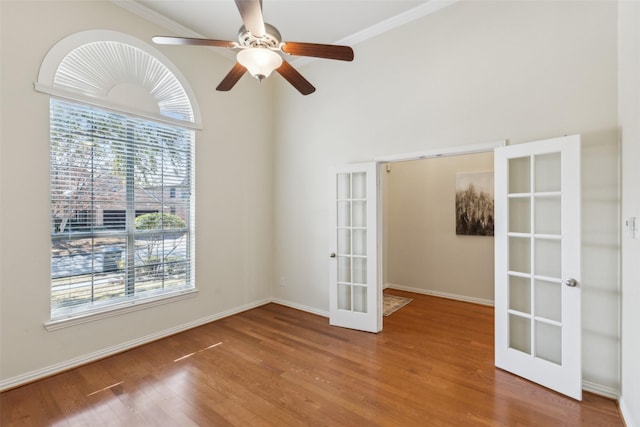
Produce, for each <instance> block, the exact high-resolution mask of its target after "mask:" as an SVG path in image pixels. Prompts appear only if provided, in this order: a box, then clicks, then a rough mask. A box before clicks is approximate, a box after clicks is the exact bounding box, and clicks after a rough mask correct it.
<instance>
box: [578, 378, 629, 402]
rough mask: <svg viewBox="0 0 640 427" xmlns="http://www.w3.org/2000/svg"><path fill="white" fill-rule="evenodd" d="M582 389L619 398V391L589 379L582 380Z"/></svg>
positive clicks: (610, 397)
mask: <svg viewBox="0 0 640 427" xmlns="http://www.w3.org/2000/svg"><path fill="white" fill-rule="evenodd" d="M582 390H584V391H588V392H590V393H593V394H597V395H599V396H602V397H608V398H609V399H613V400H618V399H619V398H620V393H619V391H618V390H616V389H614V388H611V387H606V386H603V385H600V384H596V383H592V382H591V381H582Z"/></svg>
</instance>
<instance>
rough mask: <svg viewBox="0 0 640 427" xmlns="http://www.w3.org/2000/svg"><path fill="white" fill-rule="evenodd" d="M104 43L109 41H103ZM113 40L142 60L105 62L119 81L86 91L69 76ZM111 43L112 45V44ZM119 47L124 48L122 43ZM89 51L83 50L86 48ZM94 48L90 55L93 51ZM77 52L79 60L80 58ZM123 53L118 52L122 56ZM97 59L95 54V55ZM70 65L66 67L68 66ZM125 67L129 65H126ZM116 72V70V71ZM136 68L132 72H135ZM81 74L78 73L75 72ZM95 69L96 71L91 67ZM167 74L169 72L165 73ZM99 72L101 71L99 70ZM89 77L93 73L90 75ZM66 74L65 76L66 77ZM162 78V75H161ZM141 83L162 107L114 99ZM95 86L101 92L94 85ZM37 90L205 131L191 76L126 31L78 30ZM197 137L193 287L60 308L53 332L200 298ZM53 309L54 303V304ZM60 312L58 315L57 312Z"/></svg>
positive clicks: (46, 66)
mask: <svg viewBox="0 0 640 427" xmlns="http://www.w3.org/2000/svg"><path fill="white" fill-rule="evenodd" d="M101 42H104V43H101ZM107 43H111V44H113V43H115V44H118V43H119V44H121V45H122V46H125V47H126V49H128V53H129V54H130V53H131V52H132V51H133V52H134V53H135V55H133V59H130V58H131V55H127V59H129V60H130V61H133V62H136V61H139V62H138V63H131V64H129V66H128V68H127V64H126V61H124V62H125V65H124V66H123V65H122V62H123V61H122V60H121V59H122V58H117V60H116V61H114V62H113V64H109V63H102V64H101V67H102V68H103V69H104V68H109V67H120V68H119V69H118V70H117V71H118V73H113V74H117V75H118V79H115V81H98V80H96V81H94V82H92V83H93V84H92V85H89V88H90V90H85V89H84V88H83V87H82V86H81V85H80V84H78V85H75V84H74V79H73V75H72V76H71V78H69V75H68V73H69V69H71V70H73V69H74V67H75V66H78V65H80V66H81V67H84V66H85V64H91V61H86V59H87V58H86V56H87V55H89V56H91V55H94V57H93V59H95V58H98V57H100V58H102V57H103V56H104V55H102V54H101V52H95V53H94V52H92V49H93V47H94V46H96V47H97V48H102V46H103V45H104V46H106V45H107ZM87 46H89V48H90V49H87ZM107 47H108V46H107ZM116 47H118V46H116ZM81 48H82V49H84V50H82V49H81ZM87 52H88V53H87ZM74 55H75V56H76V58H74ZM116 56H117V55H116ZM89 59H92V58H89ZM140 64H151V65H149V66H153V67H155V71H158V72H156V73H147V75H151V76H154V75H156V76H157V75H158V74H160V75H161V77H160V78H162V79H164V80H163V82H162V84H165V83H166V82H167V81H168V84H170V85H172V86H170V89H171V90H167V89H166V87H165V88H164V90H160V91H158V92H156V93H154V92H153V90H154V89H155V88H157V87H158V86H159V84H158V83H159V82H158V81H155V82H154V81H146V80H144V79H146V78H147V77H146V76H145V74H144V73H142V74H141V73H136V72H135V70H136V69H139V68H140ZM65 66H66V68H65ZM123 67H124V68H123ZM112 71H115V69H114V70H112ZM129 71H130V72H129ZM74 72H75V71H74ZM89 72H91V70H89ZM81 73H82V70H79V71H78V79H77V81H78V82H80V80H82V79H86V75H87V74H85V75H84V76H82V75H81ZM162 73H164V74H162ZM96 74H97V73H96ZM88 75H93V73H89V74H88ZM61 76H62V77H63V78H61ZM156 78H158V77H156ZM121 83H124V84H128V85H131V84H133V85H137V86H139V87H141V88H142V89H145V90H148V91H149V96H150V97H152V99H155V101H156V102H157V107H156V106H153V105H152V108H151V109H149V108H145V106H144V105H143V106H142V108H141V106H140V105H123V103H122V102H121V100H118V101H116V102H114V101H113V100H112V99H110V98H109V93H110V89H111V88H112V87H114V86H115V85H118V84H121ZM93 88H95V90H94V89H93ZM35 89H36V90H37V91H39V92H43V93H46V94H49V95H50V96H52V98H61V99H63V100H65V101H75V102H76V103H80V104H84V105H87V106H94V107H98V108H100V109H104V110H111V111H115V112H118V113H124V114H127V115H129V116H136V117H138V118H141V119H147V120H150V121H155V122H162V123H164V124H169V125H171V126H179V127H182V128H186V129H191V130H195V129H200V128H201V125H200V113H199V108H198V105H197V102H196V98H195V96H194V94H193V91H192V90H191V89H190V87H189V85H188V84H187V82H186V79H185V78H184V77H183V76H182V74H181V73H180V72H179V70H178V69H177V68H176V67H175V66H174V65H173V64H172V63H171V61H169V60H168V59H167V58H166V57H165V56H164V55H163V54H162V53H161V52H160V51H158V50H157V49H155V48H154V47H152V46H150V45H148V44H146V43H144V42H142V41H140V40H138V39H136V38H134V37H131V36H128V35H126V34H123V33H119V32H115V31H108V30H91V31H84V32H81V33H76V34H73V35H71V36H69V37H67V38H65V39H63V40H61V41H60V42H58V43H57V44H56V45H55V46H54V47H53V48H52V49H51V50H50V51H49V53H48V54H47V56H46V57H45V60H44V61H43V63H42V66H41V69H40V73H39V76H38V81H37V82H36V83H35ZM194 147H195V135H192V138H191V156H192V157H191V164H190V179H189V181H190V185H191V188H190V189H189V190H188V191H190V193H191V201H190V202H191V206H190V212H191V218H190V221H189V224H190V230H189V233H190V238H189V239H188V240H189V242H190V244H189V246H190V247H189V248H188V251H189V253H190V267H189V273H188V274H187V277H188V278H189V276H190V279H188V280H189V281H190V284H191V287H189V288H186V289H184V288H183V289H180V290H173V291H167V292H162V293H158V294H147V295H145V296H142V297H136V296H135V295H134V296H132V297H127V298H120V299H118V300H114V301H113V302H112V303H111V304H108V303H107V304H102V303H101V304H96V305H87V306H86V307H84V309H82V310H69V311H68V312H64V311H59V312H57V314H55V313H54V312H53V311H52V317H51V319H50V320H48V321H46V322H45V328H46V329H47V330H55V329H59V328H63V327H67V326H72V325H76V324H80V323H85V322H88V321H93V320H97V319H102V318H105V317H111V316H117V315H121V314H123V313H127V312H130V311H136V310H140V309H143V308H149V307H154V306H158V305H162V304H166V303H170V302H174V301H179V300H183V299H186V298H191V297H194V296H196V295H197V294H198V291H197V289H196V287H195V215H194V209H195V191H194V190H195V181H194V179H195V171H194V164H195V161H194V159H195V155H194V154H195V153H194ZM52 230H53V229H52ZM52 308H53V306H52ZM54 314H55V315H54Z"/></svg>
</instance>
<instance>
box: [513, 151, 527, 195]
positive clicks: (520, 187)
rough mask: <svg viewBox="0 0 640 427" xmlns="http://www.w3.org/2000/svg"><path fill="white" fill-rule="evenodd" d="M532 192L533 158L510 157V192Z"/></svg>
mask: <svg viewBox="0 0 640 427" xmlns="http://www.w3.org/2000/svg"><path fill="white" fill-rule="evenodd" d="M530 192H531V159H530V158H529V157H516V158H513V159H509V193H510V194H514V193H530Z"/></svg>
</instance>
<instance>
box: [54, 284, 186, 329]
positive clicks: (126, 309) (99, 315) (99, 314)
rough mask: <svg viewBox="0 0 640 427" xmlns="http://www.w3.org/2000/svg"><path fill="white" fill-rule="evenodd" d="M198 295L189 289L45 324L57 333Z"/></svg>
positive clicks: (65, 317)
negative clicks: (58, 330)
mask: <svg viewBox="0 0 640 427" xmlns="http://www.w3.org/2000/svg"><path fill="white" fill-rule="evenodd" d="M197 295H198V290H197V289H189V290H184V291H179V292H176V293H172V294H163V295H156V296H152V297H148V298H140V299H134V300H131V301H127V302H123V303H120V304H116V305H111V306H108V307H102V308H99V309H94V310H87V311H83V312H80V313H72V314H69V315H65V316H63V317H57V318H54V319H51V320H48V321H46V322H45V323H44V327H45V329H46V330H47V331H55V330H57V329H62V328H68V327H70V326H76V325H80V324H83V323H88V322H93V321H95V320H100V319H106V318H108V317H113V316H119V315H121V314H125V313H131V312H134V311H138V310H144V309H147V308H151V307H156V306H159V305H164V304H170V303H172V302H176V301H182V300H185V299H189V298H194V297H196V296H197Z"/></svg>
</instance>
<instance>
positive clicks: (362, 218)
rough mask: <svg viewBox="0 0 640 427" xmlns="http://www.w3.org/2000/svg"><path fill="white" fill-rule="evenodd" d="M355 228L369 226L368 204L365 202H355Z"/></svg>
mask: <svg viewBox="0 0 640 427" xmlns="http://www.w3.org/2000/svg"><path fill="white" fill-rule="evenodd" d="M353 226H354V227H366V226H367V202H364V201H354V202H353Z"/></svg>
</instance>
